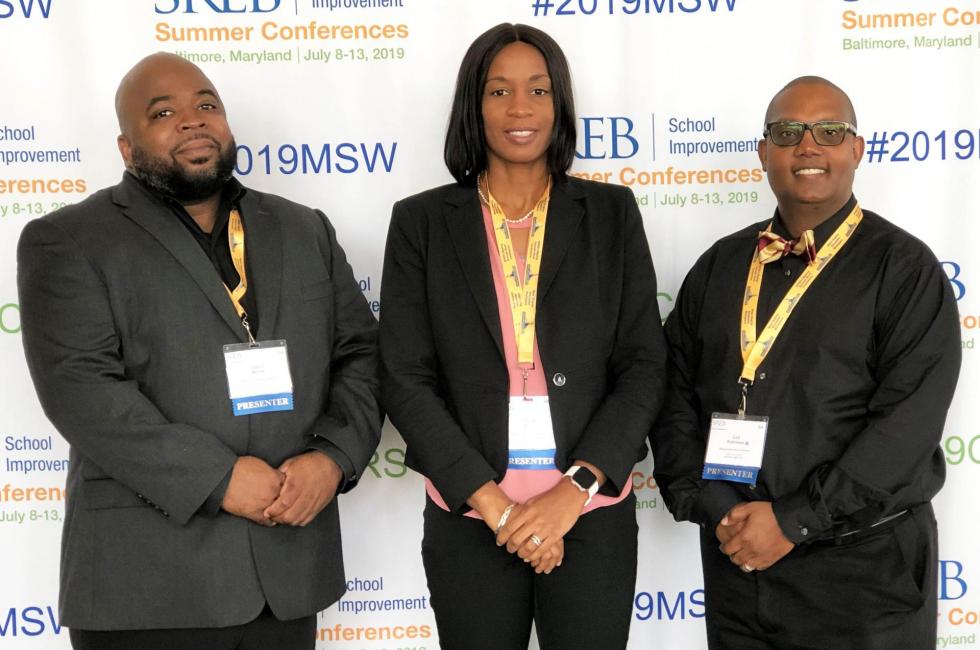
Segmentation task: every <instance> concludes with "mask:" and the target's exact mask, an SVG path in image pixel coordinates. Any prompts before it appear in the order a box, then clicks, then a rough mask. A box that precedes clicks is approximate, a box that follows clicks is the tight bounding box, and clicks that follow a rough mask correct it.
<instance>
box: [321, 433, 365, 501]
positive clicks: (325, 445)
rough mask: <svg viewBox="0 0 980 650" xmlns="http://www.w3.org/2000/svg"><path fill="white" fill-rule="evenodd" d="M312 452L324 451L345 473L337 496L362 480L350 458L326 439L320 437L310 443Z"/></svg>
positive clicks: (338, 487)
mask: <svg viewBox="0 0 980 650" xmlns="http://www.w3.org/2000/svg"><path fill="white" fill-rule="evenodd" d="M309 449H310V451H322V452H323V453H325V454H326V455H327V456H329V457H330V458H331V460H333V462H335V463H337V466H338V467H340V471H341V472H342V473H343V475H344V477H343V479H342V480H341V481H340V485H338V486H337V494H342V493H343V492H346V491H347V490H350V489H353V487H354V486H355V485H356V484H357V479H358V478H360V477H359V476H358V475H357V471H356V470H355V469H354V463H352V462H351V459H350V457H349V456H348V455H347V454H345V453H344V452H343V450H341V448H340V447H338V446H337V445H335V444H333V443H332V442H330V441H329V440H327V439H326V438H320V437H319V436H317V437H315V438H314V439H313V442H312V443H310V447H309Z"/></svg>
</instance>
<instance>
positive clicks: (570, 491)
mask: <svg viewBox="0 0 980 650" xmlns="http://www.w3.org/2000/svg"><path fill="white" fill-rule="evenodd" d="M586 498H587V495H586V494H585V493H584V492H581V491H579V490H578V489H577V488H575V487H574V486H573V485H572V484H571V482H569V481H559V482H558V484H557V485H555V486H554V487H553V488H551V489H550V490H548V491H546V492H543V493H541V494H539V495H537V496H535V497H532V498H531V499H528V501H527V502H525V503H523V504H518V505H515V506H514V508H513V510H512V511H511V513H510V516H509V517H508V518H507V523H506V524H505V525H504V526H503V527H502V528H501V529H500V530H499V531H498V532H497V545H498V546H504V545H506V547H507V551H508V552H509V553H516V554H517V556H518V557H520V558H522V559H523V560H524V561H525V562H528V563H530V564H531V566H533V567H534V570H535V572H536V573H551V571H552V570H553V569H554V568H555V567H556V566H560V565H561V562H562V559H564V555H565V543H564V539H563V538H564V537H565V534H566V533H567V532H568V531H569V530H571V528H572V526H574V525H575V522H576V521H578V518H579V515H580V514H581V513H582V507H583V506H584V505H585V500H586Z"/></svg>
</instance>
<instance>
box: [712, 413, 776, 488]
mask: <svg viewBox="0 0 980 650" xmlns="http://www.w3.org/2000/svg"><path fill="white" fill-rule="evenodd" d="M768 427H769V418H768V417H760V416H753V415H735V414H733V413H712V414H711V430H710V431H709V432H708V449H707V451H706V452H705V454H704V469H703V471H702V472H701V478H703V479H709V480H716V481H733V482H735V483H748V484H749V485H755V482H756V479H757V478H758V477H759V470H760V469H762V452H763V451H764V450H765V447H766V429H767V428H768Z"/></svg>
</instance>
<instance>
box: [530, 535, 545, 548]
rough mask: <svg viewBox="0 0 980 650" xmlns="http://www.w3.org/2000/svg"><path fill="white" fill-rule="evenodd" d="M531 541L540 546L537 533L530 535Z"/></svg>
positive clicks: (540, 542)
mask: <svg viewBox="0 0 980 650" xmlns="http://www.w3.org/2000/svg"><path fill="white" fill-rule="evenodd" d="M531 541H532V542H534V545H535V546H541V544H542V543H543V542H542V541H541V538H540V537H538V536H537V535H531Z"/></svg>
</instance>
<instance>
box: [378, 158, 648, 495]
mask: <svg viewBox="0 0 980 650" xmlns="http://www.w3.org/2000/svg"><path fill="white" fill-rule="evenodd" d="M541 264H542V265H541V278H540V284H539V290H538V306H537V310H538V311H537V316H536V320H537V325H536V328H537V331H536V335H537V340H538V349H539V351H540V354H541V362H542V364H543V365H544V371H545V374H546V377H547V378H548V396H549V398H550V399H549V402H550V405H551V416H552V422H553V424H554V428H555V440H556V443H557V458H556V464H557V465H558V467H559V469H562V470H564V469H566V468H567V467H568V466H569V465H570V464H571V461H572V460H575V459H581V460H585V461H588V462H591V463H593V464H595V465H596V466H598V467H599V468H600V469H601V470H602V471H603V472H605V474H606V476H607V477H608V483H607V485H606V486H604V488H603V492H605V493H618V492H619V491H620V490H621V489H622V488H623V486H624V485H625V484H626V482H627V481H628V480H629V475H630V472H631V470H632V469H633V466H634V465H635V464H636V462H637V461H639V460H641V459H642V458H643V457H644V456H645V455H646V451H647V450H646V445H645V443H644V439H645V438H646V436H647V434H648V432H649V430H650V427H651V426H652V423H653V420H654V418H655V416H656V414H657V411H658V410H659V408H660V403H661V400H662V398H663V392H664V367H665V360H666V348H665V344H664V339H663V333H662V331H661V324H660V315H659V311H658V306H657V283H656V278H655V276H654V271H653V263H652V261H651V259H650V251H649V247H648V244H647V239H646V235H645V234H644V231H643V221H642V218H641V216H640V212H639V209H638V208H637V205H636V201H635V200H634V198H633V194H632V193H631V192H630V191H629V190H628V189H626V188H624V187H620V186H615V185H606V184H602V183H595V182H590V181H584V180H579V179H575V178H571V177H565V178H562V179H560V180H558V181H556V182H555V183H554V185H553V188H552V191H551V201H550V204H549V207H548V225H547V230H546V233H545V246H544V257H543V260H542V263H541ZM381 304H382V317H381V392H382V404H383V405H384V407H385V409H386V410H387V412H388V414H389V417H390V418H391V421H392V423H393V424H394V425H395V426H396V427H397V428H398V430H399V431H400V432H401V434H402V437H403V438H404V439H405V441H406V443H407V447H408V448H407V454H406V463H407V464H408V466H409V467H411V468H413V469H415V470H417V471H419V472H421V473H422V474H424V475H425V476H426V477H428V478H429V479H431V480H432V482H433V483H434V484H435V486H436V488H437V489H438V490H439V493H440V494H441V495H442V497H443V498H444V499H445V500H446V503H447V504H448V505H449V507H450V509H451V510H453V511H454V512H463V511H465V510H466V509H467V506H466V503H465V501H466V499H467V498H469V497H470V495H472V494H473V492H475V491H476V490H477V489H478V488H479V487H480V486H481V485H483V484H484V483H486V482H487V481H489V480H495V481H498V482H499V481H500V480H501V479H502V478H503V476H504V472H505V471H506V468H507V452H508V441H507V440H508V439H507V413H508V394H509V377H508V373H507V368H506V364H505V360H504V352H503V344H502V342H501V341H502V338H501V334H500V317H499V315H498V311H497V299H496V294H495V293H494V287H493V278H492V277H491V272H490V257H489V251H488V250H487V242H486V235H485V231H484V227H483V217H482V213H481V208H480V202H479V199H478V197H477V193H476V189H475V188H467V187H463V186H460V185H447V186H444V187H439V188H435V189H432V190H429V191H427V192H423V193H421V194H418V195H415V196H412V197H409V198H407V199H403V200H401V201H399V202H398V203H396V204H395V206H394V209H393V212H392V217H391V225H390V228H389V231H388V243H387V248H386V250H385V262H384V275H383V278H382V284H381Z"/></svg>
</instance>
